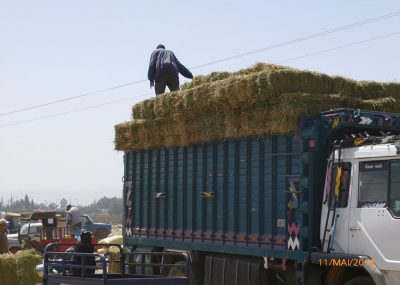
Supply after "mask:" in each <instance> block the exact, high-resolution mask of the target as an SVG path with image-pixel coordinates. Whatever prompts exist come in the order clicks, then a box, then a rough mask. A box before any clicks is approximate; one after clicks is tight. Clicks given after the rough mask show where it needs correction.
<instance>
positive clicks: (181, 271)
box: [168, 261, 203, 285]
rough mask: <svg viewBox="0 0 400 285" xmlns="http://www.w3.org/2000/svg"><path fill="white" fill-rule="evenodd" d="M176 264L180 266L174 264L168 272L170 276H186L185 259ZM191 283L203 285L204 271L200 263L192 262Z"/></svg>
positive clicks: (192, 284)
mask: <svg viewBox="0 0 400 285" xmlns="http://www.w3.org/2000/svg"><path fill="white" fill-rule="evenodd" d="M175 264H176V265H179V266H172V267H171V269H170V270H169V272H168V276H169V277H172V276H179V277H184V276H186V271H185V267H184V266H183V265H185V264H186V263H185V261H178V262H176V263H175ZM189 279H190V280H189V285H203V272H202V270H201V268H200V266H199V265H197V264H196V263H191V264H190V276H189Z"/></svg>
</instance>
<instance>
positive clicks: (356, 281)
mask: <svg viewBox="0 0 400 285" xmlns="http://www.w3.org/2000/svg"><path fill="white" fill-rule="evenodd" d="M344 285H375V283H374V281H373V280H372V279H371V278H370V277H368V276H361V277H356V278H353V279H350V280H349V281H347V282H346V283H344Z"/></svg>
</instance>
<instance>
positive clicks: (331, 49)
mask: <svg viewBox="0 0 400 285" xmlns="http://www.w3.org/2000/svg"><path fill="white" fill-rule="evenodd" d="M395 35H400V32H395V33H390V34H385V35H382V36H377V37H373V38H369V39H366V40H362V41H357V42H352V43H349V44H345V45H340V46H337V47H333V48H329V49H324V50H320V51H316V52H313V53H308V54H305V55H302V56H297V57H292V58H288V59H285V60H281V61H279V62H277V63H284V62H288V61H293V60H298V59H302V58H306V57H310V56H314V55H318V54H322V53H327V52H331V51H335V50H338V49H342V48H346V47H351V46H355V45H360V44H363V43H368V42H371V41H375V40H380V39H384V38H388V37H392V36H395ZM152 94H153V93H151V92H149V93H145V94H142V95H139V96H133V97H129V98H123V99H119V100H114V101H109V102H105V103H102V104H97V105H92V106H88V107H84V108H79V109H73V110H70V111H66V112H62V113H56V114H53V115H48V116H42V117H37V118H33V119H30V120H24V121H18V122H15V123H10V124H6V125H0V128H5V127H11V126H15V125H21V124H25V123H29V122H32V121H37V120H43V119H48V118H53V117H58V116H61V115H66V114H70V113H75V112H79V111H84V110H88V109H94V108H98V107H102V106H105V105H110V104H115V103H119V102H123V101H128V100H132V99H135V98H139V97H144V96H148V95H152Z"/></svg>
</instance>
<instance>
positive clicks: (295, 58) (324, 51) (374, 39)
mask: <svg viewBox="0 0 400 285" xmlns="http://www.w3.org/2000/svg"><path fill="white" fill-rule="evenodd" d="M399 34H400V32H395V33H390V34H386V35H382V36H378V37H374V38H369V39H366V40H362V41H358V42H352V43H349V44H345V45H341V46H337V47H334V48H328V49H324V50H320V51H317V52H312V53H309V54H305V55H301V56H296V57H291V58H288V59H285V60H282V61H278V62H276V63H277V64H280V63H285V62H288V61H293V60H298V59H302V58H306V57H310V56H314V55H318V54H321V53H326V52H330V51H335V50H338V49H342V48H346V47H351V46H355V45H360V44H363V43H368V42H372V41H376V40H380V39H384V38H389V37H393V36H396V35H399Z"/></svg>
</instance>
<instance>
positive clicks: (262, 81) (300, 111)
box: [115, 64, 400, 150]
mask: <svg viewBox="0 0 400 285" xmlns="http://www.w3.org/2000/svg"><path fill="white" fill-rule="evenodd" d="M399 96H400V84H396V83H380V82H371V81H354V80H351V79H347V78H343V77H331V76H328V75H325V74H321V73H317V72H311V71H302V70H297V69H294V68H288V67H283V66H277V65H269V64H257V65H255V66H253V67H250V68H247V69H242V70H239V71H238V72H234V73H227V72H222V73H212V74H210V75H208V76H201V77H198V78H195V79H194V80H193V81H192V82H191V83H189V84H187V85H186V86H185V88H184V89H183V90H182V91H180V92H172V93H168V94H163V95H161V96H157V97H155V98H152V99H149V100H145V101H143V102H141V103H138V104H136V105H135V106H133V109H132V115H133V118H134V120H133V121H131V122H127V123H123V124H120V125H117V126H116V127H115V131H116V136H115V146H116V149H118V150H137V149H146V148H153V147H171V146H184V145H188V144H193V143H199V142H204V141H210V140H219V139H227V138H239V137H245V136H251V135H263V134H286V133H292V132H294V131H296V129H297V125H298V119H299V117H300V116H302V115H314V114H317V113H319V112H321V111H324V110H329V109H333V108H361V109H368V110H376V111H391V112H400V107H397V106H398V104H396V103H397V101H398V100H399V98H400V97H399Z"/></svg>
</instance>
